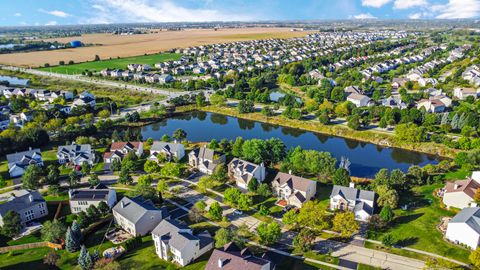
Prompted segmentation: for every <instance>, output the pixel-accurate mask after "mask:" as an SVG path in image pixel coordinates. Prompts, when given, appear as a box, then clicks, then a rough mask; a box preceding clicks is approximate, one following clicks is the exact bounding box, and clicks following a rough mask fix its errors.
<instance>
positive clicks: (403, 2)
mask: <svg viewBox="0 0 480 270" xmlns="http://www.w3.org/2000/svg"><path fill="white" fill-rule="evenodd" d="M427 5H428V2H427V0H395V3H394V4H393V7H394V8H396V9H408V8H412V7H425V6H427Z"/></svg>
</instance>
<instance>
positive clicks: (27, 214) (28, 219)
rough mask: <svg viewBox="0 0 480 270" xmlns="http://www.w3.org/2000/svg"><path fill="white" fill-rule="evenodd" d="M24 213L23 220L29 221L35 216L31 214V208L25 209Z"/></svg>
mask: <svg viewBox="0 0 480 270" xmlns="http://www.w3.org/2000/svg"><path fill="white" fill-rule="evenodd" d="M24 215H25V220H26V221H30V220H32V219H34V218H35V216H34V214H33V210H28V211H26V212H25V214H24Z"/></svg>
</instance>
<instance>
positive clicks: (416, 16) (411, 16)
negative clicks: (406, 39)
mask: <svg viewBox="0 0 480 270" xmlns="http://www.w3.org/2000/svg"><path fill="white" fill-rule="evenodd" d="M421 17H422V13H413V14H410V15H408V18H409V19H412V20H418V19H420V18H421Z"/></svg>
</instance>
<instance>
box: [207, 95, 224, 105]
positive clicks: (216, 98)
mask: <svg viewBox="0 0 480 270" xmlns="http://www.w3.org/2000/svg"><path fill="white" fill-rule="evenodd" d="M226 101H227V99H226V98H225V97H224V96H222V95H220V94H212V95H210V104H212V105H214V106H223V105H225V102H226Z"/></svg>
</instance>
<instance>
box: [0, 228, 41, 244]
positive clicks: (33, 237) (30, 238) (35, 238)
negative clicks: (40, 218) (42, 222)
mask: <svg viewBox="0 0 480 270" xmlns="http://www.w3.org/2000/svg"><path fill="white" fill-rule="evenodd" d="M41 241H42V238H41V234H40V231H37V232H34V233H32V234H30V235H27V236H24V237H22V238H20V239H17V240H10V241H8V242H7V245H9V246H16V245H22V244H29V243H36V242H41Z"/></svg>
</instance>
